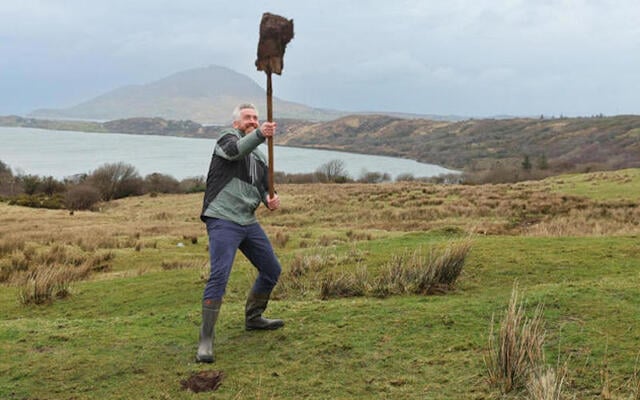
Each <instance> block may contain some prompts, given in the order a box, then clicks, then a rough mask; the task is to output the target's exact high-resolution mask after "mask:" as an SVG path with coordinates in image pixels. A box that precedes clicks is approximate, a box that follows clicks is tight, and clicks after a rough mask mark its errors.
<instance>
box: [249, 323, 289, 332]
mask: <svg viewBox="0 0 640 400" xmlns="http://www.w3.org/2000/svg"><path fill="white" fill-rule="evenodd" d="M283 326H284V324H282V325H275V326H273V325H267V326H264V327H262V326H260V327H257V326H245V328H244V329H245V330H246V331H275V330H276V329H280V328H282V327H283Z"/></svg>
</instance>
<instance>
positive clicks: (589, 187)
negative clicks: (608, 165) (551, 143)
mask: <svg viewBox="0 0 640 400" xmlns="http://www.w3.org/2000/svg"><path fill="white" fill-rule="evenodd" d="M551 181H552V182H553V184H552V187H553V188H554V190H555V191H557V192H561V193H566V194H571V195H575V196H584V197H589V198H592V199H597V200H609V199H629V200H637V199H638V198H640V169H638V168H635V169H625V170H619V171H615V172H594V173H590V174H576V175H563V176H560V177H556V178H554V179H551Z"/></svg>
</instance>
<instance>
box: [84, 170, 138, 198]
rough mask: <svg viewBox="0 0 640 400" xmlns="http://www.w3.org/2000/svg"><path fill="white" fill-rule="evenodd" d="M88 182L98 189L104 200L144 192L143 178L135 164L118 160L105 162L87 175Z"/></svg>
mask: <svg viewBox="0 0 640 400" xmlns="http://www.w3.org/2000/svg"><path fill="white" fill-rule="evenodd" d="M87 183H88V184H90V185H91V186H93V187H95V188H96V189H98V192H100V197H101V199H102V200H104V201H109V200H112V199H119V198H122V197H127V196H132V195H138V194H141V193H142V186H143V182H142V178H141V177H140V174H138V171H137V170H136V168H135V167H134V166H133V165H130V164H125V163H123V162H118V163H115V164H104V165H103V166H101V167H98V169H96V170H95V171H93V173H92V174H91V175H89V176H88V177H87Z"/></svg>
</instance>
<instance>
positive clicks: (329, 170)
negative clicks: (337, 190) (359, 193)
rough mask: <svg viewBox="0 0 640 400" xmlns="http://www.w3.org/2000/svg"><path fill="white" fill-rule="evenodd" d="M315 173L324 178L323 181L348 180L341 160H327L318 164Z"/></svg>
mask: <svg viewBox="0 0 640 400" xmlns="http://www.w3.org/2000/svg"><path fill="white" fill-rule="evenodd" d="M316 173H317V174H318V175H319V176H321V177H323V178H324V179H323V181H324V182H335V183H345V182H348V181H349V175H348V174H347V171H346V168H345V165H344V161H342V160H331V161H328V162H326V163H324V164H322V165H321V166H319V167H318V169H317V170H316Z"/></svg>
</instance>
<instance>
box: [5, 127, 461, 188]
mask: <svg viewBox="0 0 640 400" xmlns="http://www.w3.org/2000/svg"><path fill="white" fill-rule="evenodd" d="M214 145H215V140H213V139H193V138H182V137H174V136H151V135H129V134H121V133H89V132H71V131H54V130H43V129H33V128H7V127H0V161H2V162H4V163H5V164H7V165H8V166H9V167H10V168H11V169H12V171H13V173H14V174H25V175H29V174H31V175H39V176H53V177H54V178H56V179H62V178H64V177H68V176H72V175H75V174H79V173H90V172H91V171H93V170H95V169H96V168H98V167H100V166H101V165H103V164H105V163H116V162H124V163H127V164H131V165H133V166H135V167H136V168H137V169H138V172H139V173H140V174H141V175H142V176H145V175H147V174H150V173H153V172H159V173H162V174H167V175H171V176H173V177H175V178H176V179H184V178H187V177H194V176H201V175H206V174H207V171H208V168H209V161H210V160H211V153H212V151H213V147H214ZM260 148H261V150H262V151H263V152H264V153H265V154H267V146H266V145H261V146H260ZM274 160H275V164H274V168H275V170H276V171H281V172H286V173H310V172H314V171H316V170H317V169H318V167H320V166H321V165H323V164H326V163H327V162H329V161H332V160H342V162H343V163H344V167H345V170H346V171H347V173H348V174H349V176H350V177H351V178H354V179H358V178H359V177H361V176H362V175H363V173H365V172H380V173H388V174H389V175H390V176H391V177H392V178H393V179H395V178H396V177H397V176H398V175H401V174H412V175H413V176H414V177H416V178H418V177H433V176H438V175H442V174H449V173H455V172H456V171H452V170H449V169H446V168H442V167H440V166H437V165H433V164H425V163H419V162H416V161H413V160H408V159H403V158H396V157H384V156H371V155H364V154H354V153H346V152H338V151H328V150H313V149H301V148H294V147H283V146H275V147H274Z"/></svg>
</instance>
